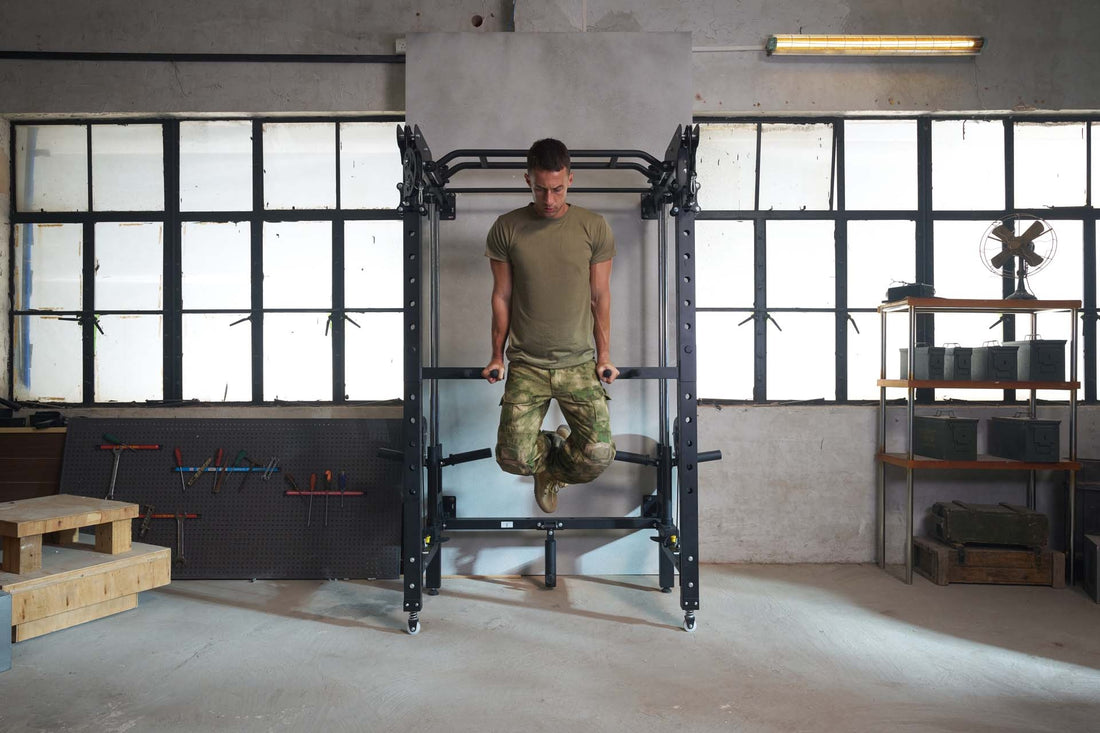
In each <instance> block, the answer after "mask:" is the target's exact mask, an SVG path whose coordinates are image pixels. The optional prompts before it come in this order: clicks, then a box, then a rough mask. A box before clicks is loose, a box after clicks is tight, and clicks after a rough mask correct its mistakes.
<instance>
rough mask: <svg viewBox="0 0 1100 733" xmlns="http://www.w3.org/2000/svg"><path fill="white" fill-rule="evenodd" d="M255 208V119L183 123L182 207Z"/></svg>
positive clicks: (181, 129)
mask: <svg viewBox="0 0 1100 733" xmlns="http://www.w3.org/2000/svg"><path fill="white" fill-rule="evenodd" d="M251 209H252V123H251V122H249V121H247V120H234V121H227V122H181V123H180V210H181V211H250V210H251Z"/></svg>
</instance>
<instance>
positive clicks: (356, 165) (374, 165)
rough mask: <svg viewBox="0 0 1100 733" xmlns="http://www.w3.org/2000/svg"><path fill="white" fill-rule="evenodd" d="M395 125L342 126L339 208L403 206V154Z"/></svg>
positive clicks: (381, 123)
mask: <svg viewBox="0 0 1100 733" xmlns="http://www.w3.org/2000/svg"><path fill="white" fill-rule="evenodd" d="M394 127H395V126H394V124H393V123H392V122H344V123H341V124H340V207H341V208H344V209H393V208H396V207H397V204H398V203H400V197H401V194H400V193H399V192H398V191H397V183H398V181H400V180H401V178H402V169H401V153H400V151H399V150H398V149H397V139H396V136H395V134H394Z"/></svg>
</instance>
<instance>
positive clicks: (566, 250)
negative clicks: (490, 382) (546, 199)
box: [485, 204, 615, 369]
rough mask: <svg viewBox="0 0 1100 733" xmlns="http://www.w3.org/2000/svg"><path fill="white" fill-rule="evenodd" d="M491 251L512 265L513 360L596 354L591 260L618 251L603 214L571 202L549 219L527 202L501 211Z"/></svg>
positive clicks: (567, 360) (541, 361)
mask: <svg viewBox="0 0 1100 733" xmlns="http://www.w3.org/2000/svg"><path fill="white" fill-rule="evenodd" d="M485 256H486V257H489V258H491V259H494V260H499V261H501V262H508V263H510V264H511V265H512V313H511V318H510V321H509V331H508V349H507V356H508V360H509V361H515V362H523V363H525V364H531V365H532V366H537V367H543V368H547V369H560V368H562V367H569V366H576V365H577V364H582V363H584V362H585V361H591V360H592V359H594V358H595V349H594V347H593V344H592V290H591V285H590V268H591V266H592V265H594V264H596V263H597V262H605V261H607V260H610V259H611V258H612V257H614V256H615V238H614V236H612V234H611V227H609V226H608V225H607V221H606V220H605V219H604V218H603V217H602V216H600V215H599V214H597V213H595V212H593V211H589V210H588V209H584V208H581V207H580V206H576V205H574V204H570V205H569V208H568V209H567V210H566V212H565V213H564V214H563V215H562V216H561V217H559V218H557V219H547V218H545V217H542V216H539V215H538V213H537V212H536V211H535V207H534V204H528V205H527V206H525V207H523V208H522V209H516V210H515V211H510V212H508V213H507V214H504V215H503V216H500V217H498V218H497V220H496V222H495V223H494V224H493V227H492V229H490V230H489V236H488V237H487V239H486V246H485Z"/></svg>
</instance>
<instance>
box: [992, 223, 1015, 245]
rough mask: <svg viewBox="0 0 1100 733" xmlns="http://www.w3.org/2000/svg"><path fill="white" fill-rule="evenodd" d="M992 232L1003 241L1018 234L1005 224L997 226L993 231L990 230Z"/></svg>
mask: <svg viewBox="0 0 1100 733" xmlns="http://www.w3.org/2000/svg"><path fill="white" fill-rule="evenodd" d="M990 234H991V235H993V236H994V237H996V238H997V239H999V240H1001V241H1002V242H1007V241H1008V240H1010V239H1012V238H1013V237H1015V236H1016V234H1015V232H1013V231H1012V229H1011V228H1010V227H1007V226H1005V225H1004V224H1001V225H1000V226H998V227H996V228H995V229H994V230H993V231H992V232H990Z"/></svg>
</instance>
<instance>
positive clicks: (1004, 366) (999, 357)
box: [970, 346, 1018, 382]
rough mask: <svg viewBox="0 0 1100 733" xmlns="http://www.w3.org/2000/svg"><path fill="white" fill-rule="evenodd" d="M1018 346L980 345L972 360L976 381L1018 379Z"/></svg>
mask: <svg viewBox="0 0 1100 733" xmlns="http://www.w3.org/2000/svg"><path fill="white" fill-rule="evenodd" d="M1017 350H1018V347H1016V346H978V347H976V348H975V349H974V354H973V357H972V359H971V362H970V378H971V379H972V380H974V381H975V382H996V381H1001V380H1005V381H1009V382H1013V381H1016V351H1017Z"/></svg>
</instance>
